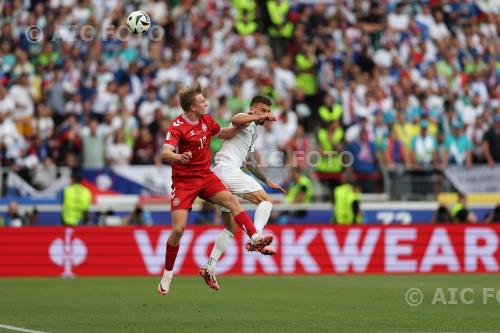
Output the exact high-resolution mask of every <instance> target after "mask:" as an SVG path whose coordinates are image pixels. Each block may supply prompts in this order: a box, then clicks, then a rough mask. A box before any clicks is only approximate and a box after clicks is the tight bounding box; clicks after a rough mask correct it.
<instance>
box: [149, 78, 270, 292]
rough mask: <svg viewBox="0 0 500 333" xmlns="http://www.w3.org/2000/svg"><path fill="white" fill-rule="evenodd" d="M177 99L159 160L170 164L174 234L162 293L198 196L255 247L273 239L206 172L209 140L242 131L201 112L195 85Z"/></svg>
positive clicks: (200, 98)
mask: <svg viewBox="0 0 500 333" xmlns="http://www.w3.org/2000/svg"><path fill="white" fill-rule="evenodd" d="M179 99H180V104H181V107H182V109H183V110H184V113H183V114H182V115H180V116H178V117H177V118H175V119H174V120H173V121H172V123H171V124H170V126H169V128H168V132H167V135H166V138H165V142H164V145H163V152H162V153H163V154H162V155H163V159H164V160H167V161H169V162H170V163H172V201H171V211H172V232H171V233H170V236H169V237H168V241H167V246H166V247H167V249H166V253H165V270H164V272H163V277H162V279H161V281H160V283H159V284H158V292H159V293H160V294H161V295H166V294H167V293H168V291H169V289H170V283H171V281H172V277H173V268H174V263H175V258H176V257H177V252H178V251H179V243H180V240H181V237H182V234H183V232H184V228H185V227H186V224H187V221H188V212H189V211H190V210H191V207H192V204H193V202H194V200H195V199H196V197H197V196H199V197H201V198H202V199H205V200H208V201H210V202H212V203H214V204H217V205H220V206H223V207H225V208H227V209H229V210H230V211H231V213H232V215H233V216H234V220H235V221H236V223H237V224H238V225H239V226H240V227H241V228H242V229H243V230H245V231H246V233H247V235H248V237H250V239H251V241H252V242H253V245H254V246H255V247H258V248H261V247H265V246H267V245H269V244H270V243H271V242H272V240H273V238H272V236H271V235H264V236H260V235H259V233H258V232H257V230H256V229H255V226H254V224H253V222H252V220H251V219H250V217H249V216H248V214H247V213H245V212H244V211H243V209H242V208H241V206H240V204H239V202H238V200H237V199H236V198H235V197H234V196H233V195H232V194H231V192H229V190H228V189H227V187H226V185H224V183H222V181H221V180H220V179H219V178H218V177H217V176H216V175H215V174H214V173H212V171H211V170H210V148H209V146H210V138H211V137H212V136H216V137H218V138H221V139H228V138H231V137H233V136H234V135H235V134H236V133H237V131H238V130H240V129H239V128H237V127H230V128H223V129H221V127H220V126H219V124H217V123H216V122H215V121H214V120H213V119H212V117H210V116H209V115H207V114H205V109H206V107H207V104H206V102H205V97H203V94H202V92H201V87H200V85H199V83H195V84H194V85H193V86H191V87H185V88H183V89H181V90H180V91H179ZM176 150H177V151H178V153H176V152H175V151H176ZM204 279H205V282H206V283H207V284H209V285H210V286H211V287H215V288H214V289H218V286H217V285H216V284H217V283H216V281H215V278H213V279H212V277H211V276H208V275H207V276H204Z"/></svg>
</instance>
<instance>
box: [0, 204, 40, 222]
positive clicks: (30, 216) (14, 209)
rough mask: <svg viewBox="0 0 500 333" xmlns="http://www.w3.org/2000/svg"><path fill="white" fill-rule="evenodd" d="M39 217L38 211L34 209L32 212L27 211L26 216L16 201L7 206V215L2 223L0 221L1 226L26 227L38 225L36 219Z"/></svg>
mask: <svg viewBox="0 0 500 333" xmlns="http://www.w3.org/2000/svg"><path fill="white" fill-rule="evenodd" d="M37 217H38V210H37V209H36V207H35V208H33V210H32V211H27V212H25V213H24V214H23V213H21V212H20V210H19V206H18V205H17V203H16V202H15V201H11V202H9V205H8V206H7V213H6V214H5V216H4V217H3V219H2V221H0V226H2V225H3V226H6V227H15V228H20V227H26V226H32V225H34V224H35V223H36V219H37Z"/></svg>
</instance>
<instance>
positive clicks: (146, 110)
mask: <svg viewBox="0 0 500 333" xmlns="http://www.w3.org/2000/svg"><path fill="white" fill-rule="evenodd" d="M158 108H161V103H160V101H159V100H158V99H157V98H156V90H155V89H154V88H150V89H148V99H147V100H145V101H144V102H142V103H141V105H140V106H139V111H138V115H139V118H140V119H141V124H142V125H144V126H149V125H150V124H151V123H152V122H153V120H154V114H155V110H156V109H158Z"/></svg>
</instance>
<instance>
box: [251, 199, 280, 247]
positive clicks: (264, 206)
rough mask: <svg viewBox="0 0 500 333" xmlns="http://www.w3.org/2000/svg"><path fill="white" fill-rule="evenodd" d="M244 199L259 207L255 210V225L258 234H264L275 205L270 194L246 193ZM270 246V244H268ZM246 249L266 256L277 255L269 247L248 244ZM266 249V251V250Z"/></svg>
mask: <svg viewBox="0 0 500 333" xmlns="http://www.w3.org/2000/svg"><path fill="white" fill-rule="evenodd" d="M243 198H244V199H246V200H248V201H250V202H253V203H255V204H256V205H257V209H256V210H255V215H254V224H255V228H256V229H257V232H259V234H262V230H263V229H264V227H265V226H266V224H267V222H268V221H269V217H270V216H271V210H272V209H273V204H272V203H271V201H272V199H271V197H270V196H269V194H267V193H266V191H264V190H262V189H261V190H259V191H255V192H251V193H245V194H244V195H243ZM267 245H269V244H267ZM245 248H246V249H247V251H250V252H252V251H258V252H260V253H262V254H264V255H275V254H276V251H275V250H273V249H271V248H269V247H267V246H255V245H254V244H252V243H251V242H247V243H246V244H245ZM264 249H265V250H264Z"/></svg>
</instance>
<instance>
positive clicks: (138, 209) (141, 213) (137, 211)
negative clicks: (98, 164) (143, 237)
mask: <svg viewBox="0 0 500 333" xmlns="http://www.w3.org/2000/svg"><path fill="white" fill-rule="evenodd" d="M123 225H136V226H145V225H146V226H147V225H153V219H152V217H151V214H150V213H149V212H148V211H145V210H144V207H142V205H141V204H140V203H138V204H137V205H135V208H134V210H133V211H131V212H130V214H128V215H127V216H125V217H124V218H123Z"/></svg>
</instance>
